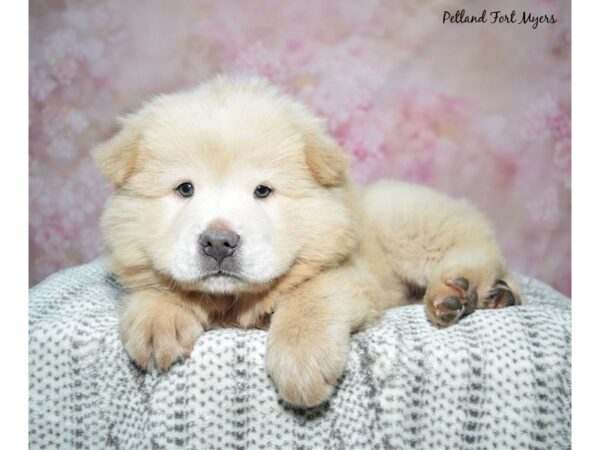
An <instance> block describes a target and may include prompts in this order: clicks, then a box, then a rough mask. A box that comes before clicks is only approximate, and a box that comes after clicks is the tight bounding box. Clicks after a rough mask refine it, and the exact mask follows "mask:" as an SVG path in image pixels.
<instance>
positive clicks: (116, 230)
mask: <svg viewBox="0 0 600 450" xmlns="http://www.w3.org/2000/svg"><path fill="white" fill-rule="evenodd" d="M123 125H124V126H123V130H122V131H121V132H120V133H119V134H118V135H117V136H115V137H114V138H113V139H112V140H110V141H109V142H107V143H106V144H104V145H103V146H101V147H100V148H98V149H97V150H96V152H95V156H96V160H97V162H98V164H99V166H100V168H101V169H102V170H103V172H104V173H105V175H106V176H107V177H108V178H109V179H110V180H111V181H112V182H113V184H115V186H116V187H117V190H116V192H115V194H113V197H112V198H111V200H110V201H109V204H108V206H107V209H106V212H105V216H104V219H103V223H104V232H105V236H106V240H107V243H108V245H109V247H110V248H111V250H112V253H113V257H114V258H115V259H117V260H118V262H119V263H120V265H122V266H126V267H127V266H131V267H136V266H137V267H139V266H142V267H147V268H148V269H149V270H152V271H156V272H159V273H160V274H162V275H164V276H167V277H168V278H169V279H170V281H171V282H174V283H177V284H178V285H179V286H180V287H183V288H185V289H189V290H197V291H204V292H209V293H216V294H236V293H242V292H252V291H259V290H262V289H265V288H266V287H268V286H269V285H270V284H271V283H272V282H273V281H274V280H276V279H278V278H279V277H281V276H282V275H284V274H285V273H286V272H288V271H289V270H290V269H291V268H292V267H293V266H294V265H295V264H297V263H299V262H303V261H313V260H322V261H327V260H328V259H335V258H339V257H342V256H343V255H345V254H347V252H348V250H349V248H350V247H351V246H352V245H353V233H352V223H351V222H352V220H351V217H350V213H349V211H348V209H347V205H346V202H345V175H346V159H345V157H344V154H343V153H342V151H341V150H340V149H339V148H338V147H337V146H336V145H335V143H334V142H333V141H332V140H331V139H330V138H329V137H328V136H327V134H326V133H325V131H324V129H323V126H322V124H321V123H320V121H319V120H317V119H316V118H315V117H313V116H312V115H311V114H310V113H309V112H308V111H307V110H306V109H305V108H304V107H302V106H301V105H299V104H297V103H295V102H294V101H292V100H291V99H290V98H288V97H286V96H283V95H281V94H279V93H278V92H277V91H276V90H275V89H274V88H272V87H270V86H268V85H266V84H265V83H264V82H263V81H261V80H256V79H250V80H248V79H245V80H244V79H237V80H232V79H226V78H220V79H217V80H214V81H212V82H210V83H208V84H205V85H203V86H201V87H200V88H198V89H196V90H195V91H191V92H187V93H183V94H176V95H170V96H165V97H159V98H157V99H156V100H154V101H153V102H151V103H149V104H148V105H146V107H144V108H143V109H142V110H141V111H139V112H138V113H136V114H134V115H132V116H130V117H128V118H126V119H125V120H124V124H123Z"/></svg>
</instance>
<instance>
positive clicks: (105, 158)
mask: <svg viewBox="0 0 600 450" xmlns="http://www.w3.org/2000/svg"><path fill="white" fill-rule="evenodd" d="M120 122H121V125H122V127H123V128H122V129H121V131H119V132H118V133H117V134H116V135H115V136H113V137H112V138H111V139H109V140H108V141H106V142H104V143H102V144H100V145H98V146H97V147H96V148H95V149H94V150H93V151H92V156H93V157H94V161H95V162H96V165H97V166H98V167H99V168H100V171H101V172H102V174H103V175H104V176H105V177H106V178H107V179H108V181H110V182H111V183H112V184H113V185H114V186H115V187H121V186H122V185H123V184H124V183H125V181H127V179H128V178H129V176H130V175H131V174H132V172H133V170H134V169H135V165H136V160H137V155H138V144H139V140H140V133H139V129H138V128H137V127H136V126H134V124H133V123H130V122H131V120H130V119H128V118H125V119H122V120H121V121H120Z"/></svg>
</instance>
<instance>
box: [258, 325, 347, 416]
mask: <svg viewBox="0 0 600 450" xmlns="http://www.w3.org/2000/svg"><path fill="white" fill-rule="evenodd" d="M347 341H348V340H347V338H345V337H341V336H340V337H338V338H334V339H331V338H327V337H323V339H322V340H320V339H319V337H318V336H311V339H299V340H297V341H296V342H293V341H291V340H288V339H278V338H277V337H275V336H273V335H270V336H269V342H268V344H267V372H268V373H269V375H270V376H271V378H272V380H273V382H274V383H275V386H276V387H277V390H278V391H279V395H280V396H281V397H282V398H283V399H284V400H285V401H287V402H289V403H291V404H292V405H296V406H309V407H310V406H316V405H318V404H320V403H322V402H324V401H325V400H326V399H327V398H328V397H329V396H330V395H331V393H332V392H333V390H334V388H335V386H336V384H337V380H338V378H339V377H340V376H341V375H342V372H343V371H344V367H345V365H346V359H347V356H348V342H347Z"/></svg>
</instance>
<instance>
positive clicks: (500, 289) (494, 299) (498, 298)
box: [483, 280, 521, 309]
mask: <svg viewBox="0 0 600 450" xmlns="http://www.w3.org/2000/svg"><path fill="white" fill-rule="evenodd" d="M520 304H521V299H520V298H519V296H518V295H516V294H515V293H514V292H513V291H512V289H511V288H510V286H509V285H508V284H507V283H506V282H505V281H504V280H496V281H495V283H494V285H493V286H492V288H491V289H490V290H489V291H488V293H487V296H486V298H485V300H484V302H483V308H485V309H497V308H505V307H507V306H513V305H520Z"/></svg>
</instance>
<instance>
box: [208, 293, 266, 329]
mask: <svg viewBox="0 0 600 450" xmlns="http://www.w3.org/2000/svg"><path fill="white" fill-rule="evenodd" d="M207 306H208V305H207ZM273 309H274V304H273V303H272V302H270V301H269V300H268V299H261V300H257V299H253V298H238V299H235V298H231V299H230V298H220V299H219V301H218V302H215V301H214V300H213V302H212V303H211V304H210V306H209V307H208V308H206V312H207V313H208V317H207V321H208V323H207V326H208V328H209V329H216V328H256V329H261V330H266V329H268V328H269V325H270V324H271V314H272V312H273Z"/></svg>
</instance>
